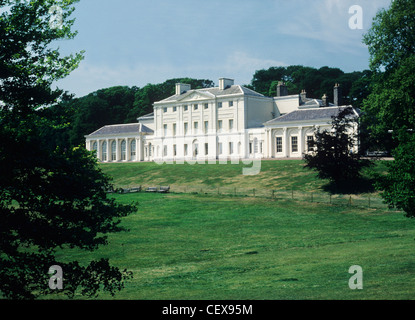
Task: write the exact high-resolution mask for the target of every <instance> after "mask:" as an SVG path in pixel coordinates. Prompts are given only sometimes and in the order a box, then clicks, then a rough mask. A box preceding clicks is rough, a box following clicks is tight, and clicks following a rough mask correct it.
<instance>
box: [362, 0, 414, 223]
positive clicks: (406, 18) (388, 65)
mask: <svg viewBox="0 0 415 320" xmlns="http://www.w3.org/2000/svg"><path fill="white" fill-rule="evenodd" d="M363 41H364V43H365V44H367V45H368V48H369V53H370V67H371V70H372V72H373V77H372V85H371V88H370V89H371V93H370V95H369V96H368V98H367V99H366V100H365V102H364V107H363V111H364V112H365V116H364V117H363V120H364V121H365V122H366V123H367V124H368V125H367V127H368V129H369V130H370V133H371V135H372V142H374V144H377V145H378V146H381V147H387V148H389V149H391V150H392V155H393V156H394V160H393V161H392V162H390V163H389V164H388V173H387V175H386V176H385V177H378V180H379V183H378V184H377V186H378V187H379V188H380V189H381V190H382V191H383V192H382V196H383V198H384V200H385V201H386V203H388V204H389V205H390V206H392V207H397V208H399V209H402V210H404V211H405V212H406V215H407V216H408V217H415V212H414V198H415V188H414V184H413V181H415V161H414V158H413V155H414V137H413V130H415V110H414V105H415V2H414V1H412V0H395V1H393V2H392V3H391V5H390V7H389V8H388V9H382V10H381V11H379V12H378V14H377V15H376V17H375V19H374V21H373V24H372V27H371V28H370V30H369V32H368V33H367V34H366V35H365V36H364V39H363Z"/></svg>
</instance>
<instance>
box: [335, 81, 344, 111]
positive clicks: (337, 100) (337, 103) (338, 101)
mask: <svg viewBox="0 0 415 320" xmlns="http://www.w3.org/2000/svg"><path fill="white" fill-rule="evenodd" d="M333 102H334V105H335V106H341V104H342V88H341V87H340V84H338V83H336V84H335V86H334V101H333Z"/></svg>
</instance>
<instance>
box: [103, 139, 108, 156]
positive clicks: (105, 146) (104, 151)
mask: <svg viewBox="0 0 415 320" xmlns="http://www.w3.org/2000/svg"><path fill="white" fill-rule="evenodd" d="M107 150H108V148H107V141H104V142H103V143H102V161H107Z"/></svg>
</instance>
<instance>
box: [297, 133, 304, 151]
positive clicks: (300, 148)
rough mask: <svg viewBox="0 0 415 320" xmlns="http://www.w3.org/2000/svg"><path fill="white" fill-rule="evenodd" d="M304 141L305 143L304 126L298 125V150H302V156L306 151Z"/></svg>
mask: <svg viewBox="0 0 415 320" xmlns="http://www.w3.org/2000/svg"><path fill="white" fill-rule="evenodd" d="M303 149H304V143H303V127H298V150H299V151H300V157H302V156H303V152H304V150H303Z"/></svg>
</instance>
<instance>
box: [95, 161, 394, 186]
mask: <svg viewBox="0 0 415 320" xmlns="http://www.w3.org/2000/svg"><path fill="white" fill-rule="evenodd" d="M250 167H252V164H243V163H242V162H240V163H239V164H231V162H230V161H229V162H228V163H226V164H207V163H202V164H193V165H191V164H188V163H185V164H174V165H173V164H163V165H159V164H156V163H154V162H145V163H105V164H101V168H102V170H103V171H104V172H105V173H107V174H109V175H110V176H111V177H113V179H114V180H113V182H114V184H115V185H116V186H119V187H133V186H139V185H143V186H156V185H170V186H172V187H173V188H174V187H183V186H188V187H192V186H194V187H195V188H200V187H205V188H217V187H226V188H257V189H261V188H267V189H289V190H292V189H294V190H300V191H324V187H325V185H327V182H328V181H326V180H320V179H317V178H316V173H315V172H314V171H311V170H308V169H305V168H304V161H301V160H271V161H270V160H268V161H267V160H263V161H261V162H260V172H259V174H257V175H252V176H244V175H243V174H242V170H243V168H250ZM385 167H386V166H385V161H378V162H377V163H376V166H375V167H374V169H373V171H375V172H380V173H381V172H384V171H385ZM364 175H365V177H368V173H367V172H365V174H364ZM363 191H367V190H363Z"/></svg>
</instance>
